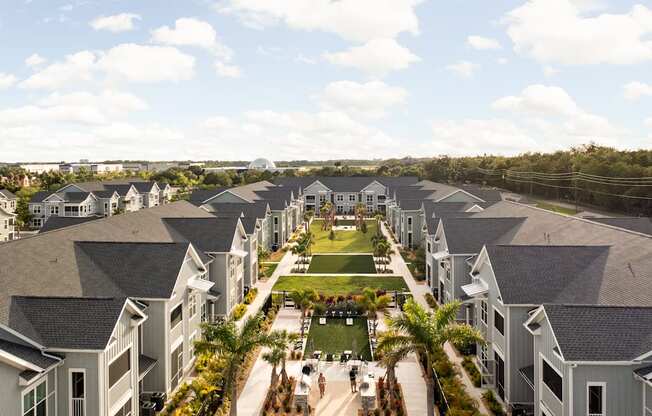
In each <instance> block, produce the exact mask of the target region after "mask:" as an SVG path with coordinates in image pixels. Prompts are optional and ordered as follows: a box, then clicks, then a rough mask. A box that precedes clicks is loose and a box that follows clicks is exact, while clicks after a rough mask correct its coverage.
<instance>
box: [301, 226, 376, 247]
mask: <svg viewBox="0 0 652 416" xmlns="http://www.w3.org/2000/svg"><path fill="white" fill-rule="evenodd" d="M366 223H367V232H366V233H363V232H362V231H355V230H353V231H335V240H333V241H331V240H329V239H328V235H329V233H330V231H328V230H322V229H321V226H322V220H314V221H313V222H312V223H311V224H310V232H311V233H312V235H313V238H314V242H315V244H314V245H313V246H312V248H311V250H312V252H313V253H371V252H373V246H372V244H371V237H372V236H373V235H374V234H375V233H376V228H377V224H376V221H373V220H371V221H366Z"/></svg>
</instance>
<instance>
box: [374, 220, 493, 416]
mask: <svg viewBox="0 0 652 416" xmlns="http://www.w3.org/2000/svg"><path fill="white" fill-rule="evenodd" d="M382 230H383V233H384V234H385V236H386V237H387V239H388V241H389V242H390V244H391V245H392V250H393V251H394V254H392V255H391V260H392V261H391V268H392V269H393V270H394V272H395V274H400V275H401V276H403V279H404V280H405V283H406V284H407V285H408V287H409V288H410V291H411V292H412V294H413V295H414V300H415V301H416V302H417V303H418V304H419V305H421V306H423V307H424V308H426V309H427V310H432V308H431V307H430V306H429V305H428V302H426V299H425V297H424V295H425V294H426V293H430V288H429V287H428V285H420V284H418V283H417V281H416V280H414V277H413V276H412V273H410V269H408V267H407V265H406V264H405V261H404V260H403V257H401V255H400V253H399V249H400V248H401V245H400V244H397V243H394V242H393V241H392V238H391V235H390V234H389V232H388V230H387V228H386V226H385V224H384V223H383V225H382ZM396 272H398V273H396ZM444 352H445V353H446V355H447V356H448V359H449V360H450V361H451V362H452V363H453V365H454V366H455V367H456V368H457V371H458V373H459V374H460V381H461V382H462V384H463V385H464V388H465V390H466V392H467V393H468V394H469V396H470V397H471V398H473V399H474V400H475V401H476V403H477V405H478V410H479V411H480V413H482V414H483V415H491V414H492V413H491V412H490V411H489V409H487V407H486V406H485V404H484V402H483V401H482V394H483V393H484V392H485V391H486V390H485V389H481V388H478V387H475V386H474V385H473V382H472V381H471V379H470V378H469V377H468V375H467V374H466V371H465V370H464V369H463V368H462V357H460V356H458V355H457V354H456V353H455V351H454V350H453V347H452V346H450V345H449V344H448V343H447V344H446V345H444ZM415 364H416V365H417V366H419V364H418V363H416V362H415ZM419 375H420V377H421V379H422V380H423V376H421V368H420V367H419ZM399 380H400V378H399ZM424 385H425V384H424ZM403 389H404V390H405V388H403ZM424 394H425V392H424ZM405 396H406V397H405V399H406V402H407V399H408V398H407V396H408V395H407V392H406V394H405ZM422 401H423V403H424V404H425V402H426V399H425V395H424V396H423V398H422ZM423 414H424V415H425V414H426V411H425V409H424V412H423Z"/></svg>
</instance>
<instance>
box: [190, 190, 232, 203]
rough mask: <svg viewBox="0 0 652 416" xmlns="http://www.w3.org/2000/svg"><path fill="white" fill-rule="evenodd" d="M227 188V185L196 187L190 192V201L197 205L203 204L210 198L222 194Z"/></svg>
mask: <svg viewBox="0 0 652 416" xmlns="http://www.w3.org/2000/svg"><path fill="white" fill-rule="evenodd" d="M227 189H228V188H225V187H220V188H215V189H195V190H193V191H192V193H191V194H190V203H192V204H194V205H197V206H201V205H203V204H204V203H205V202H206V201H207V200H209V199H210V198H213V197H215V196H217V195H219V194H221V193H222V192H224V191H225V190H227Z"/></svg>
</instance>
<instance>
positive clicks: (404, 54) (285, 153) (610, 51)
mask: <svg viewBox="0 0 652 416" xmlns="http://www.w3.org/2000/svg"><path fill="white" fill-rule="evenodd" d="M588 142H595V143H598V144H603V145H608V146H614V147H617V148H622V149H639V148H647V149H649V148H651V147H652V146H651V144H652V3H650V2H648V1H647V0H639V2H632V1H630V0H501V1H487V0H459V1H446V2H445V1H434V0H183V1H179V0H3V1H2V2H0V161H5V162H16V161H64V160H65V161H69V162H70V161H76V160H79V159H82V158H84V159H91V160H96V161H101V160H111V159H131V160H134V159H145V160H187V159H190V160H252V159H254V158H257V157H267V158H270V159H273V160H296V159H308V160H322V159H330V158H365V159H367V158H390V157H404V156H413V157H432V156H437V155H443V154H448V155H451V156H459V155H478V154H500V155H513V154H518V153H522V152H527V151H553V150H558V149H568V148H570V147H571V146H576V145H580V144H585V143H588Z"/></svg>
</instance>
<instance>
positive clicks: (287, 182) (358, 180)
mask: <svg viewBox="0 0 652 416" xmlns="http://www.w3.org/2000/svg"><path fill="white" fill-rule="evenodd" d="M317 181H319V182H321V183H322V184H323V185H324V186H326V187H328V188H329V189H331V190H332V191H334V192H360V191H361V190H363V189H364V188H366V187H367V186H369V185H370V184H371V183H373V182H374V181H375V182H378V183H380V184H382V185H384V186H387V187H390V188H392V187H398V186H408V185H412V184H415V183H416V182H417V181H418V178H417V177H415V176H398V177H393V176H298V177H280V178H276V179H275V180H274V183H276V184H277V185H281V186H284V187H290V188H294V189H298V188H301V189H303V190H305V189H306V188H307V187H308V186H310V185H312V184H313V183H315V182H317Z"/></svg>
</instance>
